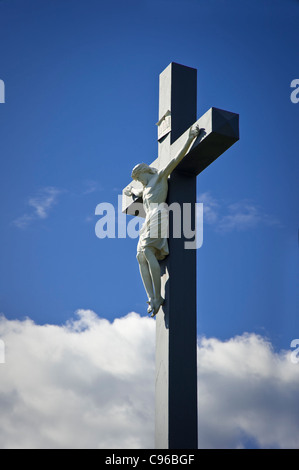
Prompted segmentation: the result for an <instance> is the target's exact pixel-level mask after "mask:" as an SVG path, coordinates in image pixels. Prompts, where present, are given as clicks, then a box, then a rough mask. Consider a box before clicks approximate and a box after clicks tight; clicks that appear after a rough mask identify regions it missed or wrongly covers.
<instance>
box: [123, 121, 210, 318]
mask: <svg viewBox="0 0 299 470" xmlns="http://www.w3.org/2000/svg"><path fill="white" fill-rule="evenodd" d="M201 131H203V129H200V128H199V127H198V126H197V125H196V126H195V127H194V128H192V127H191V128H190V130H189V134H188V138H187V141H186V143H185V145H184V147H183V148H182V149H181V151H180V152H178V154H177V155H176V156H175V157H174V158H173V159H172V160H171V161H170V162H169V163H168V165H166V167H165V168H163V169H161V170H157V169H156V168H152V167H150V166H149V165H147V164H145V163H140V164H138V165H136V166H135V167H134V168H133V171H132V178H133V180H135V181H139V182H140V183H141V184H142V188H141V189H136V188H133V187H132V186H131V185H129V186H127V187H126V189H125V191H124V193H125V194H126V195H127V196H132V195H134V196H137V197H142V200H143V207H144V210H145V215H146V217H145V222H144V224H143V226H142V228H141V230H140V234H139V242H138V245H137V260H138V263H139V269H140V274H141V278H142V281H143V284H144V287H145V290H146V293H147V297H148V302H147V303H148V309H147V312H148V313H151V316H152V317H154V316H155V315H156V314H157V313H158V311H159V308H160V307H161V305H162V304H163V302H164V299H163V297H162V295H161V274H160V264H159V260H163V259H164V258H165V257H166V256H167V255H168V254H169V250H168V241H167V234H166V231H165V226H166V225H167V221H168V211H167V209H166V208H165V209H164V210H163V204H164V203H165V202H166V198H167V192H168V177H169V175H170V174H171V173H172V171H173V170H174V169H175V168H176V167H177V165H178V164H179V163H180V161H181V160H182V159H183V158H184V157H185V155H186V154H187V152H188V151H189V149H190V148H191V146H192V144H193V143H194V141H195V139H196V138H197V136H198V135H199V133H200V132H201Z"/></svg>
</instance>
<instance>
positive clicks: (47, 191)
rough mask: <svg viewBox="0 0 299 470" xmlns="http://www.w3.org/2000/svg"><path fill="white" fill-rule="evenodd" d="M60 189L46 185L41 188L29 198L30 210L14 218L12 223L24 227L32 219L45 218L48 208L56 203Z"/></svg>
mask: <svg viewBox="0 0 299 470" xmlns="http://www.w3.org/2000/svg"><path fill="white" fill-rule="evenodd" d="M61 192H62V190H60V189H58V188H54V187H53V186H48V187H45V188H43V189H41V190H40V191H39V192H38V193H37V194H36V195H35V196H34V197H31V198H29V200H28V206H30V208H31V210H30V212H29V213H26V214H23V215H22V216H20V217H18V218H17V219H15V220H14V222H13V223H14V225H15V226H16V227H18V228H26V227H27V226H28V225H29V224H30V223H31V222H32V221H34V220H38V219H46V218H47V217H48V215H49V212H50V210H51V209H52V208H53V206H54V205H55V204H56V203H57V199H58V196H59V194H61Z"/></svg>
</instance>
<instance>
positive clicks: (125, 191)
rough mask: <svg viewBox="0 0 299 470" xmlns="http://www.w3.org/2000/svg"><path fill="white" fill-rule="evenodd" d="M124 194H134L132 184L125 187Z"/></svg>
mask: <svg viewBox="0 0 299 470" xmlns="http://www.w3.org/2000/svg"><path fill="white" fill-rule="evenodd" d="M124 194H125V195H126V196H132V188H131V186H130V185H129V186H127V187H126V188H125V189H124Z"/></svg>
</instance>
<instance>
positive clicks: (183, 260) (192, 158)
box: [123, 62, 239, 449]
mask: <svg viewBox="0 0 299 470" xmlns="http://www.w3.org/2000/svg"><path fill="white" fill-rule="evenodd" d="M196 97H197V70H196V69H193V68H190V67H186V66H183V65H180V64H176V63H173V62H172V63H171V64H170V65H169V66H168V67H167V68H166V69H165V70H164V71H163V72H162V73H161V74H160V93H159V121H158V158H157V160H155V161H154V162H153V163H151V164H150V166H153V167H155V168H157V169H161V168H163V167H165V166H166V165H167V163H169V162H170V161H171V160H172V159H173V158H174V156H175V155H176V154H177V153H178V151H179V149H180V148H182V147H183V146H184V143H185V142H186V140H187V135H188V132H189V128H190V126H191V125H195V124H198V126H199V128H204V129H205V135H204V137H203V138H198V139H197V140H196V141H195V142H194V143H193V145H192V147H191V149H190V150H189V152H188V153H187V154H186V156H185V157H184V158H183V160H182V161H181V162H180V163H179V165H178V166H177V168H176V169H175V170H174V171H173V172H172V174H171V176H170V178H169V189H168V197H167V203H168V205H170V204H172V203H173V202H178V203H179V204H180V205H181V206H182V205H183V204H184V203H186V202H187V203H191V204H192V206H193V207H195V202H196V176H197V175H198V174H199V173H200V172H201V171H203V170H204V169H205V168H206V167H207V166H208V165H210V164H211V163H212V162H213V161H214V160H215V159H216V158H218V157H219V156H220V155H221V154H222V153H223V152H225V151H226V150H227V149H228V148H229V147H231V145H233V144H234V143H235V142H236V141H237V140H238V139H239V115H238V114H235V113H231V112H228V111H223V110H221V109H217V108H211V109H209V110H208V111H207V112H206V113H205V114H204V115H203V116H202V117H201V118H200V119H198V120H197V118H196V101H197V99H196ZM140 201H141V199H140V198H139V199H137V200H136V198H135V199H133V198H132V197H128V196H126V195H123V212H125V213H127V214H131V215H139V216H144V214H143V213H142V210H140V204H139V205H138V212H137V213H136V207H137V206H136V203H137V202H140ZM194 212H195V211H194ZM170 222H171V221H170ZM169 225H170V233H169V240H168V242H169V253H170V254H169V255H168V256H167V257H166V259H165V260H163V261H161V262H160V265H161V276H162V296H163V298H165V302H164V304H163V306H162V307H161V308H160V310H159V313H158V315H157V316H156V398H155V400H156V411H155V445H156V448H160V449H196V448H197V359H196V353H197V348H196V345H197V329H196V250H192V249H185V248H184V243H185V241H186V239H185V238H184V236H182V238H175V237H173V236H172V233H171V226H172V224H171V223H170V224H169ZM193 226H195V213H193ZM182 292H183V295H182Z"/></svg>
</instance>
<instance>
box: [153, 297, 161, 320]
mask: <svg viewBox="0 0 299 470" xmlns="http://www.w3.org/2000/svg"><path fill="white" fill-rule="evenodd" d="M163 303H164V299H163V297H161V296H160V297H159V298H158V299H154V301H153V310H152V312H153V313H152V314H151V317H155V316H156V315H157V313H158V311H159V308H160V307H161V305H163Z"/></svg>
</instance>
